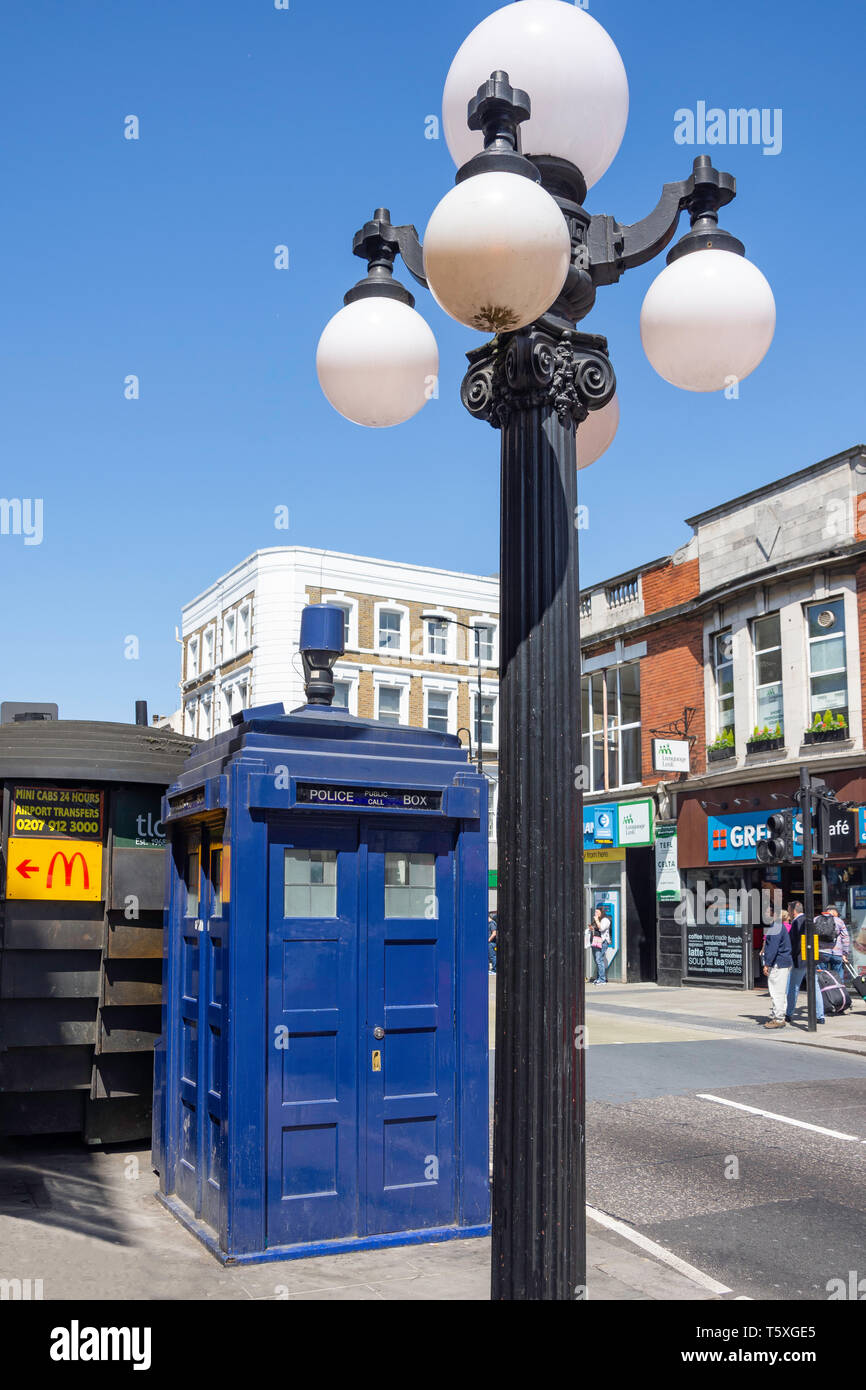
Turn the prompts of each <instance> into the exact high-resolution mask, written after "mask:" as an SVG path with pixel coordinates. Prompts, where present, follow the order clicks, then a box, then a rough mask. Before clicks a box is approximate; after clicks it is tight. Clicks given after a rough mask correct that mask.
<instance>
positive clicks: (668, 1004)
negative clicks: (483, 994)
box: [491, 976, 866, 1056]
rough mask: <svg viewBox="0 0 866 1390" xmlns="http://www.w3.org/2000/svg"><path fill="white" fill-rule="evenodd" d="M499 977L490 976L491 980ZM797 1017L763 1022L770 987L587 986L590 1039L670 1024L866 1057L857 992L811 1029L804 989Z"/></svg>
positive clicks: (622, 1038)
mask: <svg viewBox="0 0 866 1390" xmlns="http://www.w3.org/2000/svg"><path fill="white" fill-rule="evenodd" d="M493 978H494V977H492V976H491V979H493ZM799 998H800V1006H799V1008H798V1010H797V1013H796V1014H795V1016H794V1022H793V1023H789V1024H787V1025H786V1026H785V1027H784V1028H779V1029H775V1030H773V1029H769V1028H766V1029H765V1028H764V1027H763V1026H762V1025H763V1024H764V1023H766V1021H767V1019H768V1018H769V1017H770V996H769V993H768V992H767V990H766V989H762V988H759V989H755V990H749V991H743V990H729V989H720V988H718V987H717V986H716V987H710V988H706V989H703V988H691V989H675V988H664V987H661V986H659V985H653V984H628V985H623V984H616V983H614V982H611V983H609V984H606V985H587V988H586V1008H587V1019H588V1020H592V1026H591V1027H590V1026H588V1029H587V1031H588V1039H587V1041H588V1043H589V1045H590V1046H592V1045H593V1043H596V1042H613V1041H618V1042H629V1041H632V1040H633V1039H634V1040H637V1039H638V1037H639V1038H640V1039H641V1040H645V1039H646V1038H647V1036H648V1033H649V1032H651V1031H652V1030H653V1028H654V1027H655V1028H656V1029H658V1040H659V1041H661V1040H662V1036H664V1039H665V1040H669V1039H670V1038H671V1027H673V1028H675V1029H677V1030H680V1031H681V1032H682V1033H683V1034H688V1035H690V1036H692V1037H694V1038H699V1037H706V1036H707V1035H708V1033H709V1034H713V1033H715V1034H716V1035H724V1034H730V1033H731V1032H738V1033H750V1034H752V1035H757V1036H762V1037H769V1038H772V1039H773V1041H774V1042H776V1043H779V1044H786V1045H788V1044H792V1045H796V1046H803V1047H819V1048H829V1049H830V1050H831V1051H834V1052H849V1053H852V1054H854V1055H857V1056H866V1003H864V1001H863V1000H862V999H860V998H859V997H858V996H855V997H854V1004H853V1007H852V1008H851V1009H849V1010H848V1012H847V1013H845V1014H842V1015H841V1017H839V1018H828V1019H827V1021H826V1023H824V1024H819V1025H818V1028H817V1031H816V1032H814V1033H809V1032H808V1031H807V1028H806V995H805V992H804V991H801V993H800V996H799Z"/></svg>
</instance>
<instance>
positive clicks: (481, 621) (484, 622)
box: [469, 616, 499, 667]
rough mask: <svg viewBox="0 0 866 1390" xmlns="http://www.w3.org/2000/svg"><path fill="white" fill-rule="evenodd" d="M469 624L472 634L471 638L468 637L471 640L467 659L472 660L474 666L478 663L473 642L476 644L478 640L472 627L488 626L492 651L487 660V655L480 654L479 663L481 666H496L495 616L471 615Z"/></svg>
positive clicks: (497, 663) (496, 633) (496, 625)
mask: <svg viewBox="0 0 866 1390" xmlns="http://www.w3.org/2000/svg"><path fill="white" fill-rule="evenodd" d="M469 625H470V627H471V628H472V629H473V635H472V637H471V639H470V641H471V646H470V651H469V660H470V661H471V662H472V664H473V665H475V666H477V665H478V657H477V656H476V655H475V644H476V642H477V641H478V638H477V636H476V635H475V632H474V629H475V628H479V627H488V628H490V631H491V648H492V653H491V656H490V658H489V660H488V658H487V657H484V656H482V658H481V665H482V667H484V666H488V667H490V666H498V665H499V623H498V621H497V620H496V618H488V617H483V616H482V617H473V618H471V619H470V622H469Z"/></svg>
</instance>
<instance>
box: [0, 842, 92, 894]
mask: <svg viewBox="0 0 866 1390" xmlns="http://www.w3.org/2000/svg"><path fill="white" fill-rule="evenodd" d="M6 897H7V898H35V899H42V898H50V899H52V900H53V901H55V902H73V903H91V902H99V901H100V900H101V898H102V845H92V844H88V843H87V841H86V840H85V841H82V840H58V839H53V840H25V839H21V838H20V837H18V836H15V835H10V837H9V847H8V851H7V855H6Z"/></svg>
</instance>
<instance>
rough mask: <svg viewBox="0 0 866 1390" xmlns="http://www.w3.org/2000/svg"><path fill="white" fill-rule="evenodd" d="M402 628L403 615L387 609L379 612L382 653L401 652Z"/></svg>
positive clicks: (380, 647)
mask: <svg viewBox="0 0 866 1390" xmlns="http://www.w3.org/2000/svg"><path fill="white" fill-rule="evenodd" d="M402 627H403V615H402V613H394V612H392V611H390V610H389V609H387V608H382V609H380V610H379V650H380V651H392V652H398V651H399V650H400V646H401V637H402Z"/></svg>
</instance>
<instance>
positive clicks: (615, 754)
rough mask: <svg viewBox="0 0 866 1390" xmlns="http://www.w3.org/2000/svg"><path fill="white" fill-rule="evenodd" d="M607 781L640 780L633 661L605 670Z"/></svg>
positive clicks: (637, 683)
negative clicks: (626, 664)
mask: <svg viewBox="0 0 866 1390" xmlns="http://www.w3.org/2000/svg"><path fill="white" fill-rule="evenodd" d="M607 728H608V740H607V743H608V782H609V785H610V786H612V787H627V786H630V785H631V783H632V782H639V781H640V774H641V765H640V763H641V760H640V666H639V665H638V663H637V662H633V663H631V664H630V665H628V666H617V667H615V668H614V670H612V671H608V672H607Z"/></svg>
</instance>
